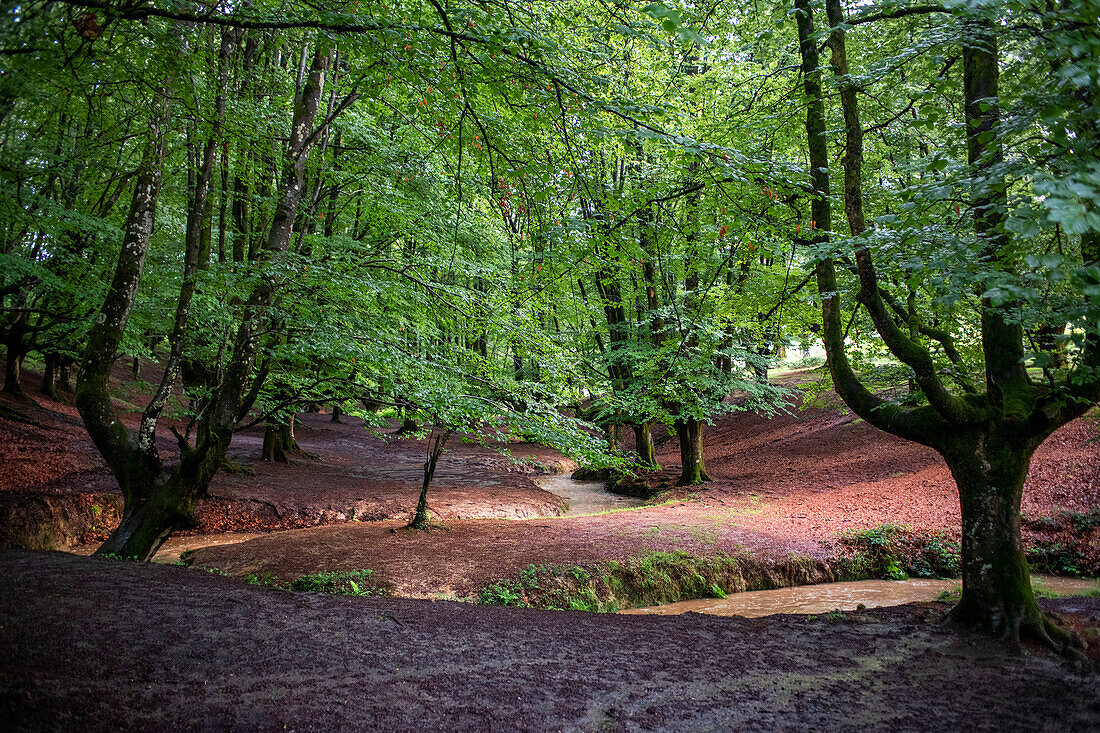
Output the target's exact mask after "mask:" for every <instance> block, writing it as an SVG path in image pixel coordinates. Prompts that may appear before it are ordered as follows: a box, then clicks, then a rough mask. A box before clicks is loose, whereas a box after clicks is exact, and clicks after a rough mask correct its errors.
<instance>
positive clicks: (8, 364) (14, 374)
mask: <svg viewBox="0 0 1100 733" xmlns="http://www.w3.org/2000/svg"><path fill="white" fill-rule="evenodd" d="M24 356H26V354H25V353H23V352H21V351H20V350H18V349H16V348H13V347H12V346H8V357H7V359H6V360H5V361H4V391H5V392H6V393H8V394H10V395H15V396H17V397H21V396H22V395H23V384H22V378H23V357H24Z"/></svg>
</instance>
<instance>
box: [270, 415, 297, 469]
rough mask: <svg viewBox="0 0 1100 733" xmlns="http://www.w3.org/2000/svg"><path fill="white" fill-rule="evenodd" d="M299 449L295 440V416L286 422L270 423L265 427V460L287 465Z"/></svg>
mask: <svg viewBox="0 0 1100 733" xmlns="http://www.w3.org/2000/svg"><path fill="white" fill-rule="evenodd" d="M298 450H300V449H299V447H298V441H297V440H295V438H294V416H293V415H291V416H290V419H288V420H287V421H286V422H268V423H267V424H266V425H265V426H264V446H263V459H264V460H265V461H271V462H274V463H287V462H289V460H290V454H291V453H296V452H297V451H298Z"/></svg>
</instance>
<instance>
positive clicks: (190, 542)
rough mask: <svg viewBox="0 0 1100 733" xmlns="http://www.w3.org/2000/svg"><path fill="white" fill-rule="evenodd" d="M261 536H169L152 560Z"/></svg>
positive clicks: (87, 549)
mask: <svg viewBox="0 0 1100 733" xmlns="http://www.w3.org/2000/svg"><path fill="white" fill-rule="evenodd" d="M262 536H263V535H260V534H250V533H248V532H226V533H225V534H192V535H183V536H181V537H169V538H168V540H167V541H166V542H165V543H164V544H163V545H161V546H160V549H159V550H157V554H155V555H153V562H163V563H172V562H176V561H177V560H179V559H180V555H182V554H183V553H184V552H186V551H187V550H197V549H199V548H200V547H210V546H212V545H235V544H237V543H238V542H244V541H245V540H251V539H255V538H256V537H262ZM97 547H99V545H98V544H92V545H77V546H76V547H73V548H71V549H70V550H69V552H71V553H73V554H74V555H91V554H92V553H93V552H95V551H96V548H97Z"/></svg>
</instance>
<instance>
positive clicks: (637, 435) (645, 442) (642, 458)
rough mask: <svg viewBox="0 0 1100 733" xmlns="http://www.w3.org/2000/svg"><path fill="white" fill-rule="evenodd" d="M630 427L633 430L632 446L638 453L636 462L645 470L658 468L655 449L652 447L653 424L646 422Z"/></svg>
mask: <svg viewBox="0 0 1100 733" xmlns="http://www.w3.org/2000/svg"><path fill="white" fill-rule="evenodd" d="M631 427H632V428H633V429H634V445H635V450H636V451H637V453H638V462H639V463H641V464H642V465H643V466H645V467H646V468H658V467H659V466H658V465H657V448H656V447H655V446H654V445H653V423H652V422H649V421H648V420H647V421H646V422H643V423H639V424H638V425H633V426H631Z"/></svg>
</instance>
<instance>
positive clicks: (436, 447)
mask: <svg viewBox="0 0 1100 733" xmlns="http://www.w3.org/2000/svg"><path fill="white" fill-rule="evenodd" d="M449 437H451V431H450V430H442V431H440V432H438V433H436V434H435V436H434V438H429V446H430V448H429V450H428V457H427V459H426V460H425V461H424V483H423V484H421V486H420V497H419V498H418V499H417V501H416V511H415V512H413V516H412V519H411V520H409V523H408V524H407V525H406V526H407V527H408V528H409V529H427V527H428V523H429V521H430V520H431V516H430V514H429V513H428V487H430V486H431V485H432V479H433V478H435V467H436V466H437V465H439V457H440V456H442V455H443V448H444V447H445V446H446V445H447V438H449Z"/></svg>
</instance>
